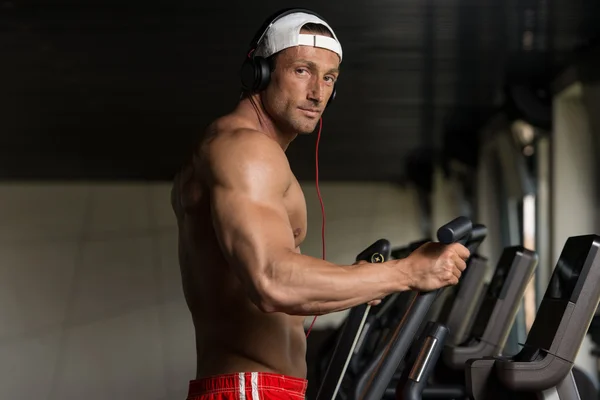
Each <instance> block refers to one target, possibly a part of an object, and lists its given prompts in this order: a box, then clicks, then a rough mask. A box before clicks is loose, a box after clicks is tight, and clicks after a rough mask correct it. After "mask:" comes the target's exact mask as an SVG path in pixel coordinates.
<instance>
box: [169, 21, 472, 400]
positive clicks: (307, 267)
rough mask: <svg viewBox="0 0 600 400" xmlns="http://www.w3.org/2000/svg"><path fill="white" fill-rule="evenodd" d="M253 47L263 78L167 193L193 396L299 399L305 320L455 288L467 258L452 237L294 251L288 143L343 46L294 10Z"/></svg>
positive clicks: (299, 208)
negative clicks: (343, 257)
mask: <svg viewBox="0 0 600 400" xmlns="http://www.w3.org/2000/svg"><path fill="white" fill-rule="evenodd" d="M252 50H253V51H252V52H251V53H250V54H249V60H252V58H253V57H263V58H264V59H266V60H268V61H269V68H270V70H269V71H266V72H267V73H269V74H270V78H269V79H267V80H266V81H265V82H266V84H263V85H262V87H261V88H260V89H258V90H256V87H260V85H258V84H255V83H256V82H254V83H252V82H245V83H244V86H245V87H246V92H245V93H244V95H243V96H242V99H241V100H240V102H239V104H238V105H237V107H236V108H235V109H234V110H233V111H232V112H231V113H229V114H228V115H225V116H223V117H221V118H219V119H217V120H216V121H214V122H213V123H212V124H211V125H210V126H209V127H208V128H207V131H206V134H205V136H204V137H203V139H202V140H201V142H200V144H199V145H198V147H197V148H196V149H195V152H194V157H193V159H192V161H191V162H189V163H188V164H187V165H186V166H185V167H184V168H183V169H182V170H181V172H180V173H179V174H178V176H177V177H176V178H175V182H174V186H173V191H172V205H173V208H174V211H175V213H176V216H177V221H178V226H179V257H180V265H181V274H182V281H183V288H184V293H185V296H186V300H187V304H188V306H189V309H190V312H191V314H192V318H193V322H194V325H195V329H196V346H197V374H196V379H195V380H193V381H191V382H190V388H189V397H188V398H189V399H202V400H205V399H206V400H208V399H238V398H240V399H246V398H247V399H252V400H258V399H260V398H286V399H288V398H289V399H292V398H293V399H298V398H304V395H305V389H306V383H307V382H306V369H307V367H306V361H305V352H306V337H305V333H304V329H303V320H304V318H305V316H309V315H322V314H327V313H331V312H335V311H340V310H344V309H347V308H350V307H353V306H356V305H359V304H362V303H367V302H377V301H378V300H379V299H382V298H383V297H385V296H387V295H389V294H391V293H394V292H398V291H403V290H433V289H437V288H441V287H444V286H447V285H454V284H456V283H457V282H458V279H459V277H460V275H461V272H462V271H463V270H464V268H465V260H466V259H467V258H468V256H469V252H468V250H467V249H466V248H465V247H463V246H461V245H458V244H456V245H450V246H443V245H440V244H438V243H429V244H427V245H425V246H423V247H421V248H420V249H418V250H417V251H415V252H414V254H412V255H411V256H410V257H408V258H407V259H404V260H395V261H389V262H386V263H383V264H370V263H361V264H357V265H335V264H333V263H330V262H327V261H323V260H321V259H317V258H313V257H309V256H306V255H302V254H301V252H300V245H301V243H302V241H303V240H304V238H305V236H306V233H307V226H306V225H307V223H306V204H305V199H304V196H303V193H302V190H301V187H300V185H299V184H298V181H297V180H296V178H295V177H294V174H293V173H292V171H291V170H290V166H289V164H288V160H287V158H286V154H285V151H286V149H287V148H288V146H289V145H290V143H291V142H292V141H293V140H294V138H295V137H296V136H297V135H299V134H310V133H311V132H313V131H314V130H315V127H316V125H317V123H318V121H319V119H320V117H321V115H322V114H323V111H324V110H325V107H326V105H327V103H328V101H329V98H330V97H331V95H332V92H333V90H334V85H335V83H336V80H337V78H338V75H339V67H340V63H341V60H342V51H341V46H340V44H339V41H338V40H337V37H336V36H335V34H334V33H333V30H332V29H331V27H330V26H329V25H328V24H327V23H326V22H325V21H323V20H322V19H321V18H319V17H318V16H316V15H313V14H311V13H310V12H292V13H288V14H286V15H285V16H283V17H281V18H279V19H277V20H276V21H275V22H274V23H273V24H271V25H270V27H269V28H268V29H267V30H266V33H265V34H264V36H262V38H261V39H260V41H259V43H258V45H257V47H256V48H255V49H252ZM251 72H252V71H251ZM248 76H249V78H248ZM254 78H256V76H254V75H252V74H249V75H247V76H246V77H245V79H246V81H248V79H249V80H250V81H251V80H252V79H254ZM263 83H264V82H263ZM248 88H250V89H251V90H248Z"/></svg>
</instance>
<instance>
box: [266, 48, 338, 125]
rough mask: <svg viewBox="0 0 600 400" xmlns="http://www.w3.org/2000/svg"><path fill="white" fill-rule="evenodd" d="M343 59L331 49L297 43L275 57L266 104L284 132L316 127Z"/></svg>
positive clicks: (268, 110)
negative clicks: (298, 44) (297, 44)
mask: <svg viewBox="0 0 600 400" xmlns="http://www.w3.org/2000/svg"><path fill="white" fill-rule="evenodd" d="M339 65H340V59H339V57H338V55H337V54H336V53H334V52H332V51H330V50H327V49H322V48H317V47H310V46H297V47H291V48H288V49H285V50H283V51H282V52H280V53H279V54H278V55H277V59H276V60H275V70H274V71H273V72H272V74H271V82H270V84H269V86H268V87H267V89H265V91H264V94H263V103H264V104H265V107H266V109H267V112H268V113H269V115H270V116H271V118H273V119H274V120H275V123H276V124H277V125H278V126H279V127H280V128H281V129H282V130H284V131H292V132H294V133H300V134H308V133H311V132H313V131H314V130H315V127H316V125H317V123H318V122H319V119H320V118H321V115H322V114H323V111H324V110H325V106H326V105H327V101H328V100H329V98H330V97H331V94H332V92H333V86H334V84H335V81H336V79H337V77H338V75H339Z"/></svg>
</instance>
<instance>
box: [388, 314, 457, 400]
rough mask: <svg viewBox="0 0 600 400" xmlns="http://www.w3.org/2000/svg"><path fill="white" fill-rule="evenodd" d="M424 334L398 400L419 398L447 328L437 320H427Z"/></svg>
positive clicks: (435, 360)
mask: <svg viewBox="0 0 600 400" xmlns="http://www.w3.org/2000/svg"><path fill="white" fill-rule="evenodd" d="M424 334H425V335H424V339H423V341H422V342H421V348H420V350H419V353H418V354H417V356H416V359H415V362H414V365H413V367H412V369H411V370H410V373H409V375H408V380H407V381H406V383H405V384H404V388H403V389H402V396H399V397H398V400H405V399H406V400H420V399H421V397H422V393H423V390H424V389H425V387H426V386H427V383H428V380H429V376H430V375H431V373H432V372H433V370H434V369H435V365H436V364H437V361H438V359H439V357H440V354H441V353H442V350H443V349H444V343H445V341H446V338H447V336H448V328H447V327H446V326H444V325H442V324H440V323H438V322H428V323H427V326H426V327H425V331H424Z"/></svg>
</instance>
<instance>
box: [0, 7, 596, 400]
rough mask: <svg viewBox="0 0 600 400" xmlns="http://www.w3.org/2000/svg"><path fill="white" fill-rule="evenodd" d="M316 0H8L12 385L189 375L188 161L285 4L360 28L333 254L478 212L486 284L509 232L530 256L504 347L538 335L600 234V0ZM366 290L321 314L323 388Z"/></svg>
mask: <svg viewBox="0 0 600 400" xmlns="http://www.w3.org/2000/svg"><path fill="white" fill-rule="evenodd" d="M284 3H285V4H284ZM301 3H302V4H297V3H294V4H287V2H281V1H279V2H277V1H274V0H269V1H264V2H261V3H260V4H258V3H247V2H238V1H233V2H231V1H230V2H229V3H212V2H211V3H201V2H191V1H188V0H176V1H172V2H168V3H167V2H158V1H146V2H141V1H133V0H131V1H124V2H101V1H87V2H78V1H67V0H53V1H47V2H39V1H22V2H21V1H18V0H4V1H1V2H0V27H1V28H2V29H0V116H1V118H0V138H1V140H2V145H1V146H0V151H1V152H2V157H0V177H1V178H2V182H0V204H1V206H0V221H1V223H0V248H1V251H0V271H1V272H0V287H1V290H0V399H11V400H19V399H33V398H35V399H47V400H70V399H80V398H86V399H99V400H100V399H102V400H105V399H111V400H119V399H150V400H167V399H184V398H185V397H186V395H187V389H188V382H189V380H190V379H193V377H194V375H195V368H196V358H195V356H196V355H195V343H194V329H193V324H192V320H191V318H190V314H189V312H188V310H187V307H186V304H185V300H184V297H183V292H182V288H181V275H180V270H179V265H178V260H177V229H176V219H175V217H174V215H173V211H172V209H171V204H170V190H171V185H172V179H173V176H174V174H175V173H176V171H177V169H178V168H179V167H180V165H181V163H182V162H183V161H184V158H185V157H186V156H187V155H188V153H189V152H190V149H191V146H192V144H193V143H194V141H195V140H196V139H197V137H198V135H199V133H200V132H202V130H203V128H204V127H205V126H206V124H208V123H209V122H210V120H211V119H213V118H215V117H216V116H218V115H220V114H223V113H225V112H228V111H229V110H230V109H231V108H232V107H233V106H234V105H235V103H236V101H237V99H238V97H239V67H240V64H241V62H242V60H243V56H244V50H245V48H246V46H247V43H248V41H249V40H250V37H251V35H252V34H253V32H254V31H255V30H256V28H257V26H258V25H259V24H260V22H261V21H262V20H263V19H264V18H265V17H266V16H267V15H269V14H272V13H273V12H274V11H276V10H277V9H279V8H282V7H288V6H302V7H306V8H311V9H314V10H316V11H318V12H319V13H320V14H321V15H323V16H325V17H326V19H327V20H328V22H329V23H330V24H331V25H332V26H333V27H334V29H335V30H336V34H337V35H338V37H339V39H340V41H341V43H342V46H343V47H344V61H343V63H342V67H341V71H342V72H341V75H340V79H339V82H338V85H337V87H336V89H337V98H336V100H335V102H334V103H333V104H332V105H330V106H329V107H328V109H327V110H326V112H325V114H324V117H323V130H322V135H321V139H320V147H319V158H318V161H319V187H320V194H321V196H322V199H323V204H324V209H325V214H326V219H325V243H326V255H325V257H326V259H327V260H330V261H332V262H335V263H340V264H348V263H353V262H354V261H355V257H356V255H357V254H359V253H360V252H361V251H362V250H363V249H365V248H367V247H368V246H370V245H371V244H372V243H374V242H375V241H377V240H379V239H386V240H388V241H389V243H390V244H391V246H392V250H394V249H400V248H403V247H406V246H408V245H409V244H410V243H413V242H416V241H418V240H421V239H425V238H433V240H435V238H436V237H437V236H436V235H437V233H438V228H440V227H442V226H444V224H446V223H448V222H449V221H452V220H453V219H455V218H456V217H458V216H463V217H466V218H468V219H470V220H471V221H472V222H473V224H481V225H484V226H485V227H486V230H487V232H486V235H485V239H484V240H483V241H481V243H480V244H479V246H478V247H477V249H476V254H477V255H478V256H480V257H482V258H484V259H485V260H486V266H485V268H486V269H485V271H486V273H485V278H484V281H485V284H486V285H489V282H490V281H491V279H492V277H493V275H494V271H495V268H496V265H497V264H498V263H499V260H500V259H501V257H502V255H503V252H504V251H505V249H507V248H509V247H511V246H522V247H523V248H525V249H527V250H529V251H531V252H534V253H535V254H536V257H537V266H536V268H535V271H534V272H533V273H532V275H531V276H530V277H529V278H530V279H529V280H528V281H527V284H526V286H525V287H524V288H523V293H522V296H520V297H519V299H518V306H517V308H516V309H515V313H514V316H513V318H512V319H511V325H510V327H509V329H508V336H507V337H506V338H505V341H504V342H503V346H504V347H503V349H502V354H503V355H506V356H511V355H516V354H518V353H519V352H520V351H521V350H522V349H523V348H524V346H525V343H526V342H527V341H528V335H529V333H530V332H531V331H532V327H533V326H534V323H535V320H536V315H538V311H539V310H540V307H541V305H542V302H543V300H544V298H545V293H546V291H547V288H548V287H549V284H550V282H551V279H552V276H553V272H554V271H555V267H556V266H557V265H560V262H559V261H560V260H559V259H560V258H561V254H562V252H563V249H564V248H565V246H566V243H567V242H568V240H569V238H572V237H579V236H583V235H600V212H599V211H598V210H600V207H599V205H600V161H599V159H600V158H598V156H597V154H599V153H600V113H599V112H598V110H600V41H599V40H598V39H599V38H600V24H598V20H599V18H600V2H598V1H597V0H578V1H573V0H570V1H566V0H565V1H560V0H529V1H524V0H523V1H517V0H479V1H467V0H449V1H445V2H434V1H433V0H409V1H404V2H390V1H387V0H382V1H379V2H372V3H368V2H360V1H357V0H347V1H346V2H344V3H343V7H340V5H341V4H342V3H340V2H328V3H325V2H322V3H319V2H317V1H314V0H305V1H303V2H301ZM315 138H316V136H315V135H308V136H305V137H299V138H298V139H297V140H296V141H295V142H294V143H293V144H292V145H291V146H290V149H289V150H288V157H289V160H290V164H291V167H292V170H293V171H294V173H295V174H296V176H297V177H298V179H299V181H300V183H301V186H302V189H303V191H304V194H305V196H306V203H307V208H308V228H309V230H308V235H307V238H306V240H305V242H304V243H303V245H302V252H303V254H308V255H312V256H314V257H319V258H320V257H322V256H323V254H322V237H321V227H322V223H323V221H322V216H321V205H320V202H319V198H318V195H317V189H316V185H315V183H316V175H315V161H316V160H315ZM596 152H599V153H596ZM590 254H591V253H590ZM590 257H591V256H590ZM589 262H590V263H592V262H591V261H589ZM592 264H593V263H592ZM596 264H597V263H596ZM596 264H593V265H596ZM586 265H587V264H586ZM599 268H600V267H599ZM590 273H591V272H590ZM575 275H577V273H574V275H573V276H575ZM590 279H591V278H590ZM588 283H589V281H588ZM581 285H583V283H581V284H580V286H581ZM582 293H583V292H582ZM586 293H587V292H586ZM592 297H593V296H592ZM594 299H595V300H594ZM594 299H592V300H590V301H592V302H593V301H595V302H596V303H595V307H597V305H598V299H597V298H594ZM349 313H350V310H347V311H344V312H339V313H334V314H330V315H326V316H321V317H319V318H318V319H317V321H316V323H315V325H314V327H313V330H312V332H311V335H310V336H309V338H308V352H307V360H308V366H309V377H308V379H309V382H310V383H309V387H308V393H307V398H309V399H316V398H319V397H318V395H317V392H318V390H319V384H320V383H321V380H322V379H323V374H324V371H323V362H324V360H325V361H327V360H328V359H327V357H331V354H328V353H327V352H326V351H325V350H324V349H331V348H332V346H331V343H333V342H331V340H332V338H333V337H336V336H335V335H337V334H338V333H339V332H340V330H341V329H342V327H343V324H344V322H345V321H346V320H347V318H348V315H349ZM311 322H312V318H307V319H306V327H307V328H308V326H309V325H310V323H311ZM582 324H583V325H585V326H584V328H585V335H584V337H583V338H582V341H581V345H580V346H578V344H579V342H577V343H576V344H575V345H574V346H575V347H576V349H575V353H576V357H575V359H574V360H573V363H572V368H570V369H569V374H572V376H575V381H576V383H577V389H578V392H579V394H578V396H579V398H581V399H584V400H586V399H598V398H599V397H600V394H599V392H600V373H599V362H598V357H600V350H597V348H598V347H600V320H599V321H596V319H595V318H588V319H586V320H585V322H584V323H582ZM596 329H598V331H596ZM567 340H568V339H567ZM546 350H549V349H546ZM326 353H327V354H326ZM490 355H494V356H495V354H490ZM557 357H559V356H558V355H557ZM344 388H345V386H343V387H342V389H340V390H342V391H343V390H344ZM340 396H341V395H340ZM338 398H348V397H343V396H342V397H338ZM381 398H383V397H381ZM545 398H561V399H562V398H563V397H562V396H558V397H549V396H547V397H545Z"/></svg>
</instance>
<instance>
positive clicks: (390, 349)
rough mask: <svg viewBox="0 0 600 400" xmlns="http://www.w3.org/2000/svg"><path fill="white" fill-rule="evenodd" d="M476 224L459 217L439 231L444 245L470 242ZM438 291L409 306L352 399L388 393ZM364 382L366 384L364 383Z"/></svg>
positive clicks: (374, 399) (365, 399) (364, 399)
mask: <svg viewBox="0 0 600 400" xmlns="http://www.w3.org/2000/svg"><path fill="white" fill-rule="evenodd" d="M472 226H473V224H472V223H471V221H470V220H469V219H468V218H466V217H458V218H456V219H454V220H453V221H450V222H449V223H447V224H446V225H444V226H442V227H441V228H440V229H439V230H438V232H437V233H438V235H437V236H438V239H439V240H440V242H442V243H445V244H450V243H453V242H456V241H460V240H465V242H466V240H467V239H468V237H469V235H470V233H471V228H472ZM438 293H439V289H438V290H434V291H431V292H424V293H419V294H418V295H417V296H416V297H415V299H414V301H413V302H412V304H411V305H410V306H409V308H408V310H407V311H406V314H405V316H404V318H403V319H402V320H401V321H400V324H399V325H398V326H397V327H396V329H395V331H394V333H393V334H392V336H391V338H390V341H389V342H388V344H387V346H386V347H385V349H384V350H383V351H382V354H380V356H379V357H377V359H376V360H375V361H374V363H372V364H371V365H370V366H369V368H367V371H368V372H367V373H368V376H367V377H365V379H362V380H361V384H360V385H357V386H356V387H355V389H354V390H355V392H354V393H353V396H352V398H354V399H360V400H381V399H382V398H383V396H384V394H385V389H386V388H387V386H388V385H389V383H390V381H391V380H392V378H393V377H394V373H395V372H396V370H397V369H398V366H399V365H400V363H401V362H402V359H403V358H404V356H405V355H406V353H407V352H408V349H409V347H410V345H411V344H412V342H413V339H414V337H415V334H416V333H417V331H418V329H419V327H420V326H421V324H422V323H423V320H424V319H425V317H426V316H427V313H428V312H429V309H430V308H431V305H432V304H433V302H434V301H435V298H436V297H437V294H438ZM362 382H364V383H362Z"/></svg>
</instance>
